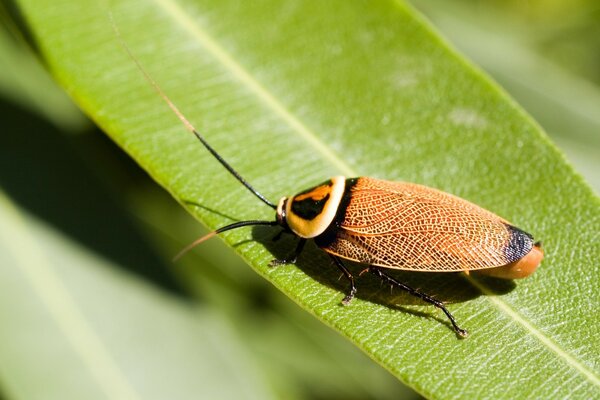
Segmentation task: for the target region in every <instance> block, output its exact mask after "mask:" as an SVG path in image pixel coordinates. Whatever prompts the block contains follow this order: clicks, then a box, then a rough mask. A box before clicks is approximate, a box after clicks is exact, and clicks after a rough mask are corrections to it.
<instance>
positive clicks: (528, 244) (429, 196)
mask: <svg viewBox="0 0 600 400" xmlns="http://www.w3.org/2000/svg"><path fill="white" fill-rule="evenodd" d="M349 182H350V180H349ZM351 183H353V185H351V184H349V185H348V188H347V190H349V192H347V193H346V203H345V204H342V205H341V207H345V210H344V209H340V210H339V211H338V215H339V219H338V221H337V222H338V224H337V228H336V230H335V234H329V236H327V237H323V238H320V240H319V239H318V240H317V241H316V242H317V245H319V246H320V247H321V248H323V250H325V251H327V252H329V253H331V254H335V255H338V256H340V257H342V258H345V259H349V260H354V261H358V262H361V263H367V264H372V265H378V266H382V267H387V268H398V269H407V270H420V271H464V270H476V269H484V268H492V267H498V266H502V265H505V264H508V263H511V262H514V261H516V260H519V259H520V258H522V257H523V256H524V255H526V254H527V253H529V251H530V250H531V248H532V246H533V238H532V237H531V235H529V234H527V233H525V232H523V231H521V230H519V229H517V228H515V227H513V226H511V225H510V224H509V223H508V222H507V221H505V220H503V219H502V218H500V217H498V216H497V215H495V214H493V213H491V212H489V211H487V210H484V209H483V208H481V207H478V206H476V205H475V204H472V203H470V202H468V201H466V200H463V199H461V198H458V197H456V196H453V195H450V194H448V193H444V192H441V191H439V190H435V189H431V188H428V187H425V186H421V185H416V184H411V183H402V182H389V181H382V180H378V179H373V178H357V179H356V180H353V181H352V182H351Z"/></svg>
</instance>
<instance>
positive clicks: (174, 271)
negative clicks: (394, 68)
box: [0, 0, 600, 399]
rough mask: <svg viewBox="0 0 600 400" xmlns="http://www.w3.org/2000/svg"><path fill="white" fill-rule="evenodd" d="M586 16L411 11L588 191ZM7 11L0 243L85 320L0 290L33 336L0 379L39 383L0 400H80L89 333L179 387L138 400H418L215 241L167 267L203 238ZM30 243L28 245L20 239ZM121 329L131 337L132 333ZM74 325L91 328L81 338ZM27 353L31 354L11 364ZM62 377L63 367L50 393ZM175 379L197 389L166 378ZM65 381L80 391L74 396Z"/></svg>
mask: <svg viewBox="0 0 600 400" xmlns="http://www.w3.org/2000/svg"><path fill="white" fill-rule="evenodd" d="M595 3H596V2H594V1H587V2H586V1H577V2H568V1H562V2H561V1H554V2H541V1H540V2H527V6H526V7H527V8H523V7H525V5H524V3H522V2H517V1H513V2H500V1H498V2H467V1H416V0H415V1H414V4H415V6H417V7H418V8H420V9H421V10H422V11H423V12H424V13H425V14H426V15H428V16H429V18H431V19H432V20H433V21H434V23H435V24H436V25H437V26H438V27H439V29H440V30H441V31H443V32H444V34H445V35H446V36H447V37H448V38H449V39H450V40H451V41H452V42H454V43H455V44H456V46H457V47H459V48H460V49H461V50H462V51H464V52H465V53H467V54H468V55H469V56H470V57H471V58H472V59H473V60H475V62H476V63H478V64H479V65H481V66H482V68H484V69H486V70H487V71H489V72H490V73H491V74H492V75H494V76H495V78H496V79H497V80H498V81H500V82H501V83H502V85H503V86H504V87H505V88H506V89H507V90H508V91H510V92H511V94H512V95H513V96H515V97H516V98H517V99H518V101H519V102H520V103H521V104H523V105H524V106H525V107H526V108H527V109H528V110H529V112H531V113H532V114H534V116H535V117H536V118H537V119H538V121H540V122H541V124H542V125H543V126H544V127H545V128H546V130H547V131H548V132H549V133H550V134H551V135H552V136H553V138H554V140H555V141H556V142H557V143H558V144H559V146H560V147H561V148H562V149H564V150H565V151H566V153H567V157H568V158H569V160H570V161H571V162H573V163H574V164H575V165H576V166H577V168H578V169H579V170H580V171H581V172H582V173H584V174H585V176H586V178H587V179H588V181H589V182H591V183H592V184H593V185H594V187H595V189H596V191H598V190H599V188H600V176H599V173H598V171H599V170H600V165H599V163H600V157H598V152H599V150H600V145H599V143H600V141H599V134H598V132H600V129H598V128H600V113H598V110H600V94H599V93H598V87H597V85H598V82H600V77H599V76H598V74H599V72H598V71H600V69H599V68H598V62H599V61H598V59H597V57H598V55H599V54H600V49H599V46H600V45H599V43H598V40H599V39H598V37H600V35H598V25H599V24H598V8H597V6H596V5H595ZM7 10H8V8H7V7H5V9H4V11H5V13H4V15H3V21H4V22H5V24H4V28H5V29H3V31H2V35H0V67H1V68H2V73H1V74H0V95H1V98H2V99H1V106H0V107H1V108H0V113H1V114H0V115H1V116H2V123H3V127H2V137H0V167H1V168H0V187H1V189H2V190H3V192H4V194H2V201H1V202H0V208H2V210H3V212H4V213H5V214H1V215H2V223H3V225H4V226H3V228H4V231H5V232H13V233H14V234H13V235H12V237H11V240H12V241H13V242H14V243H17V245H16V246H17V248H19V249H20V251H21V252H24V253H26V252H28V251H32V246H40V248H41V250H40V251H41V252H42V254H44V255H46V256H47V259H46V260H45V261H43V262H47V263H48V264H49V265H52V266H53V268H52V269H51V270H52V271H54V272H55V273H56V274H59V275H61V276H64V277H68V279H67V282H70V283H72V286H71V287H70V289H71V290H73V291H74V292H75V293H78V294H79V295H80V297H78V298H82V299H86V301H87V302H84V303H83V304H78V307H80V310H82V312H83V313H84V314H83V315H84V317H83V318H79V317H80V315H79V314H78V313H77V312H69V310H70V307H71V306H70V305H69V304H70V303H69V299H66V303H64V302H61V301H60V300H58V302H57V303H53V300H51V298H52V293H53V292H52V290H53V289H52V287H51V286H48V287H46V289H47V291H48V296H50V300H47V299H46V300H44V299H42V303H44V301H46V303H44V304H40V301H39V299H37V300H36V299H35V295H34V294H33V293H32V288H31V285H32V282H35V279H31V276H32V274H35V273H36V270H35V269H32V270H25V271H26V272H25V275H23V274H22V273H21V272H23V271H21V272H19V271H18V270H17V271H9V272H11V274H8V273H7V274H3V275H2V278H3V282H2V283H1V284H0V290H1V294H0V321H2V323H3V324H4V325H5V326H6V325H7V324H9V323H10V322H9V321H11V320H14V319H17V318H19V319H23V320H26V321H25V323H26V324H28V325H29V326H30V327H31V331H30V332H29V333H28V334H27V335H25V333H24V332H15V331H12V330H11V329H8V328H7V329H3V330H2V332H1V333H0V341H1V346H2V347H3V348H4V354H10V355H11V358H10V359H2V360H0V379H3V377H5V376H6V372H5V371H6V370H5V369H6V368H9V367H10V368H13V369H16V370H17V375H18V376H19V372H20V371H21V370H19V368H20V366H21V365H25V364H27V363H30V362H32V361H31V360H33V363H34V364H35V361H36V360H38V362H39V364H40V370H39V371H33V372H32V371H27V370H26V369H23V370H22V371H23V372H22V375H20V376H19V380H18V381H14V380H11V381H7V380H4V379H3V380H0V393H2V394H0V397H2V398H6V399H13V398H14V399H25V398H27V399H30V398H44V399H45V398H52V397H53V396H51V394H49V393H38V392H36V391H35V389H36V385H35V380H36V379H53V380H54V381H55V385H54V386H55V388H56V392H55V393H54V395H55V396H54V398H64V393H65V392H64V391H62V390H65V388H67V387H70V388H71V389H70V390H74V391H73V392H72V393H71V394H72V397H71V398H82V397H83V396H84V394H86V393H88V391H87V390H86V389H87V386H86V385H88V384H89V383H88V382H86V381H85V379H84V378H83V377H81V376H79V375H77V370H78V369H79V368H80V366H79V365H78V364H77V361H76V359H77V355H76V354H72V353H69V352H68V351H66V353H65V352H63V351H62V350H63V349H65V348H68V346H66V345H65V340H74V341H77V340H85V339H86V338H87V340H92V341H94V339H93V337H94V334H95V333H94V332H96V334H98V335H102V337H103V338H105V339H106V341H107V346H108V349H106V350H107V351H108V352H109V353H110V351H111V349H112V351H113V352H114V353H115V354H120V355H123V357H125V358H124V359H121V360H119V362H121V363H123V364H124V365H128V366H131V367H132V370H138V371H140V375H139V376H130V378H131V380H132V381H134V382H141V381H144V382H150V383H152V382H164V380H166V379H167V378H168V379H169V380H171V383H169V384H164V385H161V384H157V385H156V386H153V385H149V386H146V390H148V397H147V398H150V397H151V396H156V398H161V397H162V398H166V397H171V398H184V396H185V394H186V393H194V394H195V395H197V398H226V397H229V398H236V397H237V398H287V399H305V398H307V399H308V398H312V399H336V398H339V399H342V398H343V399H353V398H354V399H363V398H378V399H385V398H389V399H392V398H394V399H397V398H407V399H408V398H418V397H419V396H418V395H417V394H416V393H414V392H412V390H410V389H408V388H406V387H404V386H403V385H401V384H400V383H398V381H397V380H396V379H395V378H393V377H392V375H391V374H389V372H387V371H386V370H384V369H383V368H381V367H379V366H378V365H376V364H375V363H374V362H372V361H371V360H369V359H368V357H366V356H365V355H364V354H363V353H362V352H360V351H359V350H358V349H357V348H355V347H354V346H353V345H351V344H350V343H349V342H348V341H346V340H343V339H342V338H341V337H339V335H338V334H337V333H335V332H333V331H332V330H330V329H329V328H328V327H326V326H325V325H323V324H322V323H320V322H319V321H318V320H316V319H315V318H313V317H312V316H311V315H309V314H308V313H305V312H304V311H303V310H302V309H300V308H299V307H297V306H296V305H295V304H293V303H292V302H291V301H290V300H289V299H288V298H287V297H285V296H283V295H282V294H281V293H280V292H279V291H277V290H274V289H273V288H272V286H271V285H270V284H268V283H266V281H264V280H263V279H261V278H260V277H258V276H257V275H256V274H255V273H254V272H253V271H252V270H250V269H249V268H247V266H246V264H245V263H243V262H241V261H240V260H239V258H238V257H237V256H236V255H234V254H233V253H232V252H231V251H230V250H229V248H228V247H226V246H225V245H224V244H223V243H222V242H221V241H218V240H215V241H211V242H208V243H206V244H204V245H203V250H202V251H201V252H194V253H193V254H191V255H190V256H189V257H186V258H185V260H184V261H183V263H182V264H181V265H177V266H173V265H172V264H171V263H170V262H169V259H170V257H171V256H172V255H173V254H175V253H176V252H177V250H178V249H180V248H181V246H183V245H184V244H185V243H186V242H187V241H188V240H189V238H191V237H194V236H197V235H200V234H201V232H200V229H201V228H199V226H198V225H199V224H198V223H197V222H196V221H195V220H193V219H192V218H191V217H189V215H188V214H187V213H185V212H184V211H183V209H182V208H181V207H180V206H179V204H177V203H176V202H174V201H173V200H172V199H171V198H170V197H169V196H168V195H166V193H164V192H163V191H162V189H160V188H158V187H157V186H156V185H155V184H154V183H153V182H152V181H151V180H150V179H149V178H148V177H147V176H146V174H145V173H143V172H142V171H141V170H140V169H139V167H137V165H136V164H134V163H133V162H131V161H130V160H129V159H128V158H126V157H124V156H123V153H122V150H121V149H120V148H118V147H116V146H114V145H113V144H112V142H110V141H108V140H107V139H106V137H105V136H104V134H102V133H101V132H99V131H97V130H96V129H94V128H92V126H91V124H90V123H89V122H88V121H87V120H86V119H85V118H84V117H82V115H81V113H80V112H79V111H78V110H77V109H76V108H75V107H74V106H73V105H72V104H71V103H70V102H69V101H68V100H67V97H66V96H65V94H64V92H63V91H62V90H61V89H59V88H57V87H56V86H55V85H54V84H53V83H52V82H51V80H50V78H49V76H48V75H47V74H46V72H45V71H44V68H43V67H42V66H41V65H40V64H39V61H38V60H37V59H36V57H35V50H32V49H31V48H29V47H27V45H26V44H25V42H24V41H23V40H21V39H20V38H19V36H18V34H17V35H15V32H18V31H16V30H15V29H14V26H15V25H14V24H13V23H12V22H11V20H10V19H8V11H7ZM565 15H571V16H572V17H570V18H565ZM73 132H75V133H79V135H72V133H73ZM25 138H27V139H25ZM49 166H52V167H51V168H49ZM81 221H85V224H82V223H81ZM24 225H25V226H27V230H29V231H30V232H29V233H24V234H22V235H21V233H22V231H23V229H24V228H23V226H24ZM83 227H86V229H83ZM13 242H10V243H13ZM0 254H1V255H2V258H1V259H0V263H2V264H3V265H4V266H5V265H24V266H25V268H27V265H35V264H36V262H37V261H39V262H42V260H35V259H34V260H33V261H34V262H32V263H31V264H29V262H28V261H27V257H25V260H22V259H20V257H24V256H23V255H21V256H19V255H18V254H14V252H12V251H9V250H6V249H2V252H0ZM25 256H26V255H25ZM30 261H31V260H30ZM27 271H29V272H27ZM13 273H14V274H13ZM28 274H29V275H28ZM23 276H26V277H29V278H27V279H29V280H27V279H25V280H23ZM89 282H95V283H98V282H100V285H97V284H94V285H90V286H88V285H87V284H88V283H89ZM42 291H43V290H42ZM139 299H144V301H142V302H141V303H138V302H139V301H140V300H139ZM63 300H65V299H63ZM71 300H72V299H71ZM54 301H57V300H56V299H55V300H54ZM65 304H67V305H66V306H65ZM61 307H63V308H62V310H63V312H65V314H64V315H63V317H64V318H63V319H60V318H59V321H63V322H64V323H65V324H67V325H65V326H67V328H65V326H54V325H53V323H52V322H48V321H46V319H45V318H47V314H48V313H49V312H58V311H57V310H60V309H61ZM64 310H67V311H64ZM131 315H135V316H136V321H141V322H139V323H138V324H137V325H136V326H132V325H128V324H126V323H125V321H126V320H127V318H128V317H129V316H131ZM137 317H139V318H137ZM69 323H75V324H76V325H77V324H78V323H79V324H81V323H87V324H88V325H87V327H86V325H85V324H84V326H83V327H82V326H81V325H78V326H79V328H78V329H73V327H72V326H70V327H69V325H68V324H69ZM113 325H114V326H113ZM61 329H73V332H72V333H73V334H74V335H75V337H74V338H68V337H67V338H66V339H65V337H64V335H62V334H61ZM90 332H92V333H90ZM148 332H152V334H151V335H148ZM63 333H64V332H63ZM77 335H79V336H77ZM90 337H92V339H90ZM21 340H22V341H24V343H25V344H26V345H25V346H24V347H25V348H29V350H30V351H29V353H26V354H24V353H15V352H14V351H13V352H11V349H13V348H17V346H16V345H15V342H16V341H21ZM43 344H45V345H46V346H44V345H43ZM18 348H23V346H22V343H21V344H20V345H19V347H18ZM222 349H227V350H228V351H226V352H223V351H221V350H222ZM65 354H67V355H68V356H66V357H65ZM102 354H104V353H103V351H102V350H99V351H98V352H97V353H96V354H92V355H91V357H96V358H93V360H95V361H93V362H100V363H102V362H103V361H102V360H104V362H106V359H105V358H104V356H103V355H102ZM55 360H59V361H63V362H64V367H61V369H60V371H58V370H57V371H56V376H49V377H48V376H46V377H44V376H43V371H46V370H48V369H50V370H51V368H50V367H51V364H52V363H53V362H54V361H55ZM98 360H100V361H98ZM49 365H50V367H49ZM104 365H110V362H109V363H108V364H106V363H105V364H104ZM169 365H173V366H176V365H177V366H178V367H179V368H180V367H181V366H182V365H183V366H185V368H182V369H181V370H187V371H193V373H196V374H198V375H197V376H196V377H194V376H180V377H176V376H175V377H172V376H169V377H165V376H161V372H163V371H165V370H166V371H169V368H168V366H169ZM44 367H45V368H44ZM179 368H178V369H177V371H179V370H180V369H179ZM3 371H4V372H3ZM215 371H220V373H216V374H215V373H214V372H215ZM223 371H227V372H223ZM61 372H64V374H61ZM68 373H73V375H68ZM28 374H29V375H28ZM11 375H12V376H14V373H13V372H11ZM107 375H108V378H107ZM186 378H187V379H186ZM70 379H73V380H77V381H78V384H77V385H75V386H76V388H75V389H72V386H73V385H72V382H69V380H70ZM98 379H100V380H102V379H110V373H109V372H108V373H107V372H106V371H104V372H102V371H101V372H99V378H98ZM200 382H209V383H211V385H209V386H208V387H206V386H203V385H200V384H198V383H200ZM233 382H236V383H237V384H234V383H233ZM195 384H198V385H196V386H195ZM108 386H110V385H108ZM23 387H25V388H27V389H26V390H23V389H22V388H23ZM45 387H46V386H45ZM115 387H117V388H119V387H120V388H121V390H123V391H127V390H128V389H127V388H126V387H123V386H121V385H119V384H117V385H115ZM236 388H238V389H239V388H241V389H240V390H242V391H241V392H236V391H235V389H236ZM177 393H180V396H179V397H178V396H177ZM107 394H108V395H109V396H108V397H110V393H107ZM61 395H62V396H61ZM161 395H162V396H161ZM203 396H204V397H203ZM88 398H89V397H88ZM99 398H100V397H99Z"/></svg>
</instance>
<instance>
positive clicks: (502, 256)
mask: <svg viewBox="0 0 600 400" xmlns="http://www.w3.org/2000/svg"><path fill="white" fill-rule="evenodd" d="M113 28H114V30H115V33H116V34H117V37H118V38H119V40H120V41H121V44H122V46H123V47H124V49H125V51H126V52H127V53H128V55H129V56H130V58H131V59H132V60H133V61H134V63H135V64H136V66H137V68H138V69H139V70H140V71H141V72H142V74H143V75H144V77H145V78H146V80H147V81H148V82H149V83H150V84H151V85H152V86H153V88H154V89H155V90H156V92H157V93H158V94H159V95H160V96H161V97H162V98H163V100H164V101H165V102H166V103H167V105H168V106H169V107H170V108H171V110H172V111H173V112H174V113H175V114H176V115H177V117H178V118H179V119H180V120H181V122H183V124H184V125H185V126H186V128H187V129H188V130H189V131H190V132H192V133H193V134H194V135H195V136H196V138H197V139H198V140H199V141H200V142H201V143H202V144H203V145H204V147H205V148H206V149H207V150H208V151H209V152H210V153H211V154H212V155H213V156H214V157H215V158H216V160H217V161H219V162H220V163H221V165H222V166H223V167H225V169H227V171H229V173H231V175H233V176H234V177H235V178H236V179H237V180H238V181H239V182H240V183H241V184H242V185H243V186H245V187H246V188H247V189H248V190H249V191H250V192H251V193H253V194H254V195H255V196H256V197H258V198H259V199H260V200H261V201H262V202H263V203H265V204H266V205H267V206H269V207H271V208H272V209H274V210H275V219H274V220H272V221H263V220H248V221H239V222H234V223H232V224H229V225H226V226H223V227H221V228H219V229H217V230H215V231H213V232H211V233H209V234H207V235H205V236H203V237H201V238H200V239H198V240H196V241H195V242H193V243H191V244H190V245H189V246H187V247H186V248H184V249H183V250H182V251H181V252H180V253H179V254H178V255H177V256H176V257H175V259H177V258H179V257H180V256H181V255H182V254H183V253H185V252H187V251H188V250H190V249H191V248H192V247H194V246H196V245H198V244H200V243H202V242H203V241H205V240H207V239H209V238H211V237H213V236H215V235H217V234H219V233H223V232H226V231H229V230H232V229H237V228H241V227H245V226H253V225H267V226H279V227H281V228H283V230H284V231H285V232H288V233H291V234H293V235H295V236H297V237H298V238H299V240H298V244H297V246H296V249H295V250H294V252H293V254H291V256H290V257H288V258H285V259H281V260H273V261H272V262H271V265H272V266H275V265H281V264H291V263H295V262H296V260H297V258H298V256H299V255H300V253H301V252H302V250H303V248H304V245H305V244H306V242H307V240H309V239H312V240H314V242H315V244H316V245H317V246H318V247H319V248H321V249H322V250H324V251H325V252H326V253H327V254H328V255H329V256H330V257H331V259H332V261H333V263H334V264H335V265H336V266H337V268H339V270H340V271H341V272H342V274H343V275H344V276H345V277H346V278H347V280H348V282H349V290H348V292H347V293H346V295H345V297H344V298H343V300H342V303H343V304H344V305H347V304H349V303H350V301H351V300H352V298H353V297H354V296H355V294H356V285H355V282H354V275H353V274H352V273H351V272H350V270H349V269H348V268H347V267H346V266H345V264H344V260H349V261H354V262H358V263H362V264H366V265H367V268H366V271H368V272H370V273H372V274H374V275H376V276H377V277H379V278H380V279H381V280H383V281H384V282H387V283H388V284H390V285H391V286H392V287H397V288H399V289H402V290H404V291H406V292H408V293H410V294H411V295H413V296H416V297H418V298H420V299H422V300H423V301H425V302H427V303H430V304H433V305H434V306H435V307H437V308H439V309H441V310H442V311H443V312H444V314H445V315H446V316H447V317H448V319H449V320H450V322H451V324H452V327H453V328H454V331H455V332H456V334H457V335H459V336H461V337H465V336H467V334H468V333H467V331H466V330H464V329H462V328H460V327H459V326H458V324H457V323H456V320H455V318H454V316H453V315H452V314H451V313H450V312H449V311H448V309H447V308H446V306H445V305H444V303H442V302H441V301H439V300H437V299H435V298H433V297H431V296H430V295H428V294H426V293H423V292H421V291H419V290H417V289H414V288H412V287H410V286H408V285H406V284H404V283H402V282H400V281H398V280H396V279H395V278H393V277H391V276H390V275H388V274H387V273H386V272H384V270H386V269H399V270H409V271H420V272H461V271H462V272H465V273H469V272H471V271H477V272H479V273H482V274H487V275H491V276H494V277H498V278H504V279H517V278H524V277H527V276H529V275H530V274H532V273H533V272H534V271H535V269H536V268H537V267H538V265H539V264H540V262H541V260H542V258H543V256H544V253H543V250H542V248H541V244H540V243H539V242H534V239H533V237H532V236H531V235H530V234H529V233H526V232H524V231H523V230H521V229H519V228H517V227H515V226H513V225H511V224H510V223H509V222H507V221H506V220H504V219H502V218H500V217H498V216H497V215H495V214H493V213H491V212H489V211H487V210H484V209H483V208H481V207H479V206H477V205H475V204H472V203H470V202H468V201H466V200H463V199H461V198H459V197H456V196H453V195H451V194H448V193H444V192H442V191H439V190H436V189H432V188H429V187H426V186H421V185H417V184H413V183H403V182H390V181H385V180H380V179H375V178H369V177H358V178H345V177H343V176H335V177H333V178H331V179H329V180H326V181H325V182H323V183H320V184H318V185H317V186H315V187H312V188H310V189H307V190H304V191H302V192H300V193H298V194H296V195H294V196H291V197H282V198H281V199H280V200H279V202H278V203H277V204H275V203H272V202H271V201H269V200H267V199H266V198H265V197H264V196H263V195H262V194H260V193H259V192H258V191H257V190H256V189H254V188H253V187H252V186H251V185H250V184H249V183H248V182H247V181H246V180H245V179H244V178H243V177H242V176H241V175H240V174H239V173H238V172H237V171H236V170H235V169H234V168H233V167H232V166H231V165H230V164H229V163H228V162H227V161H225V159H223V158H222V157H221V156H220V155H219V154H218V153H217V151H216V150H214V149H213V148H212V147H211V146H210V144H209V143H208V142H207V141H206V140H205V138H204V137H203V136H202V135H201V134H200V133H199V132H198V131H197V130H196V129H195V128H194V126H193V125H192V124H191V123H190V122H189V121H188V120H187V119H186V118H185V116H183V114H182V113H181V112H180V111H179V109H178V108H177V107H176V106H175V104H174V103H173V102H172V101H171V100H170V99H169V98H168V97H167V95H166V94H165V93H164V92H163V91H162V89H161V88H160V87H159V86H158V84H157V83H156V82H155V81H154V80H153V79H152V77H151V76H150V75H149V74H148V73H147V72H146V70H145V69H144V68H143V67H142V65H141V64H140V63H139V62H138V61H137V59H136V58H135V57H134V56H133V54H132V53H131V51H130V49H129V47H128V46H127V45H126V44H125V42H124V41H123V39H122V38H121V36H120V33H119V31H118V28H117V27H116V24H114V21H113Z"/></svg>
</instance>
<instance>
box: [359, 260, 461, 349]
mask: <svg viewBox="0 0 600 400" xmlns="http://www.w3.org/2000/svg"><path fill="white" fill-rule="evenodd" d="M368 270H369V272H370V273H372V274H373V275H376V276H378V277H379V278H380V279H381V280H383V281H385V282H387V283H389V284H390V285H392V286H395V287H397V288H400V289H402V290H405V291H407V292H408V293H409V294H411V295H413V296H415V297H418V298H420V299H421V300H423V301H426V302H427V303H430V304H433V305H434V306H436V307H437V308H439V309H441V310H442V311H443V312H444V314H446V316H447V317H448V319H449V320H450V322H451V323H452V327H453V328H454V331H455V332H456V333H457V334H458V335H459V336H461V337H466V336H467V335H468V334H469V333H468V332H467V331H466V330H464V329H462V328H461V327H459V326H458V324H457V323H456V320H455V319H454V316H453V315H452V314H450V311H448V309H447V308H446V306H445V305H444V303H442V302H441V301H439V300H437V299H434V298H433V297H431V296H429V295H428V294H426V293H422V292H420V291H418V290H417V289H414V288H412V287H410V286H408V285H406V284H404V283H402V282H399V281H397V280H396V279H394V278H392V277H391V276H389V275H387V274H385V273H384V272H383V271H381V269H380V268H378V267H374V266H369V269H368Z"/></svg>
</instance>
